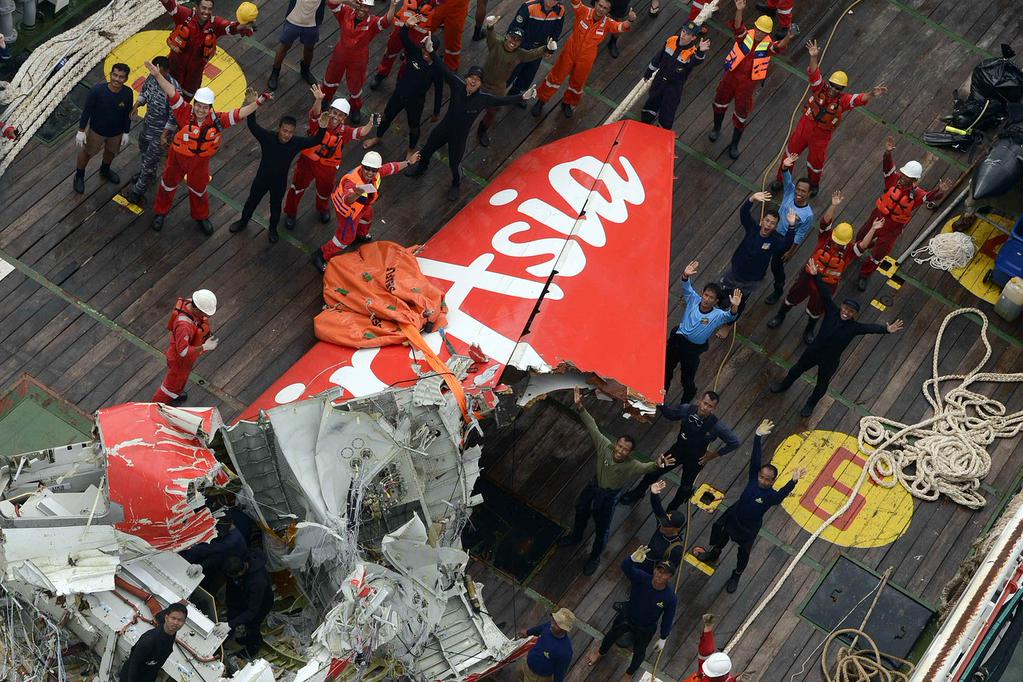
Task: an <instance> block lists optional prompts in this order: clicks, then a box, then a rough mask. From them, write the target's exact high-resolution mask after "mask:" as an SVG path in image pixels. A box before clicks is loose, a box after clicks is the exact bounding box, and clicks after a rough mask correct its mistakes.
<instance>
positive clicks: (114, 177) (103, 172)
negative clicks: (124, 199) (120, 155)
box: [99, 164, 121, 185]
mask: <svg viewBox="0 0 1023 682" xmlns="http://www.w3.org/2000/svg"><path fill="white" fill-rule="evenodd" d="M99 174H100V177H102V178H105V179H106V180H107V181H108V182H112V183H114V184H115V185H119V184H121V176H120V175H118V174H117V173H115V172H114V171H112V170H111V169H110V166H108V165H107V164H103V165H102V166H100V167H99Z"/></svg>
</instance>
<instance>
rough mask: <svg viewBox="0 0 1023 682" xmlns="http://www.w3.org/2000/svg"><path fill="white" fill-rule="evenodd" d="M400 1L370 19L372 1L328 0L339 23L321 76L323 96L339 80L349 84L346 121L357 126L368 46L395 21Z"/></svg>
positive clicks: (333, 89) (331, 92)
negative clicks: (323, 73) (349, 105)
mask: <svg viewBox="0 0 1023 682" xmlns="http://www.w3.org/2000/svg"><path fill="white" fill-rule="evenodd" d="M399 4H401V0H393V2H392V3H391V6H390V7H388V8H387V14H386V15H385V16H382V17H372V16H370V14H369V8H370V7H372V6H373V0H327V5H328V6H329V7H330V11H331V12H333V13H334V16H335V17H336V18H337V24H338V38H337V45H335V46H334V52H333V53H332V54H331V55H330V62H329V63H328V64H327V74H326V75H325V76H324V77H323V96H324V97H326V98H327V99H332V98H333V97H334V93H335V92H337V88H338V86H339V85H340V84H341V79H342V78H344V79H345V81H346V82H347V84H348V103H349V104H351V107H352V111H351V113H350V114H348V120H349V121H351V122H352V123H354V124H356V125H358V123H359V121H361V120H362V116H361V111H362V101H363V100H362V87H363V86H364V85H365V84H366V70H367V69H368V68H369V44H370V41H372V40H373V39H374V38H375V37H377V35H379V34H380V32H381V31H383V30H384V29H385V28H387V27H388V26H390V25H391V21H393V20H394V13H395V11H397V9H398V5H399Z"/></svg>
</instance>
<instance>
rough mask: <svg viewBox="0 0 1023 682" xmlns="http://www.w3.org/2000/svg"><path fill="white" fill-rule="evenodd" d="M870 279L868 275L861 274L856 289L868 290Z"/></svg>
mask: <svg viewBox="0 0 1023 682" xmlns="http://www.w3.org/2000/svg"><path fill="white" fill-rule="evenodd" d="M869 281H870V280H869V279H867V278H866V277H863V276H860V278H859V279H857V280H856V290H857V291H866V290H867V283H868V282H869Z"/></svg>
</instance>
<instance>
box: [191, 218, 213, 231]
mask: <svg viewBox="0 0 1023 682" xmlns="http://www.w3.org/2000/svg"><path fill="white" fill-rule="evenodd" d="M195 224H196V225H198V226H199V229H200V230H202V231H203V234H213V223H211V222H210V221H209V220H207V219H206V218H203V219H202V220H196V221H195Z"/></svg>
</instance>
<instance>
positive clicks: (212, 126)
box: [145, 62, 273, 234]
mask: <svg viewBox="0 0 1023 682" xmlns="http://www.w3.org/2000/svg"><path fill="white" fill-rule="evenodd" d="M145 64H146V68H147V69H149V73H150V74H152V75H153V77H154V78H155V79H156V82H157V83H158V84H159V85H160V89H161V90H163V92H164V94H165V95H167V103H168V104H169V105H170V108H171V115H172V116H173V117H174V122H175V123H177V125H178V131H177V133H174V137H173V141H170V136H171V130H170V128H169V125H170V123H169V122H168V128H166V129H164V131H163V135H164V137H163V140H162V142H163V141H166V142H167V143H169V145H170V151H169V152H168V153H167V166H166V167H165V168H164V169H163V177H162V178H160V189H159V191H158V192H157V193H156V202H155V203H154V204H153V213H154V215H153V229H154V230H156V231H157V232H159V231H160V230H162V229H163V223H164V217H165V216H166V215H167V214H168V213H169V212H170V209H171V204H173V203H174V195H175V193H177V191H178V185H179V184H180V183H181V181H182V180H185V181H186V182H187V184H188V203H189V207H190V209H191V213H192V219H193V220H195V222H196V223H197V224H198V225H199V228H200V229H201V230H202V231H203V232H205V233H206V234H213V225H211V224H210V221H209V217H210V198H209V195H208V194H206V186H207V185H208V184H209V182H210V159H211V158H213V155H214V154H216V153H217V150H219V149H220V143H221V141H222V140H223V135H224V129H225V128H230V127H231V126H233V125H235V124H237V123H239V122H240V121H242V119H244V118H245V117H247V116H248V115H249V114H251V113H253V112H254V111H255V110H256V109H258V108H259V107H260V105H262V104H263V103H264V102H269V101H270V100H271V99H273V95H271V94H270V93H268V92H265V93H263V94H262V95H259V96H258V97H256V99H255V100H253V101H252V102H249V103H248V104H246V105H245V106H243V107H240V108H238V109H235V110H233V111H230V112H222V111H214V110H213V101H214V94H213V91H212V90H210V89H209V88H199V89H198V90H197V91H196V93H195V101H194V102H192V103H188V102H186V101H185V99H184V98H183V97H182V96H181V94H180V93H179V92H178V90H177V89H176V88H175V87H174V85H173V84H172V83H171V82H170V81H169V80H167V79H166V78H164V77H163V74H162V73H160V69H158V68H156V67H155V66H153V64H152V63H150V62H145Z"/></svg>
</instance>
